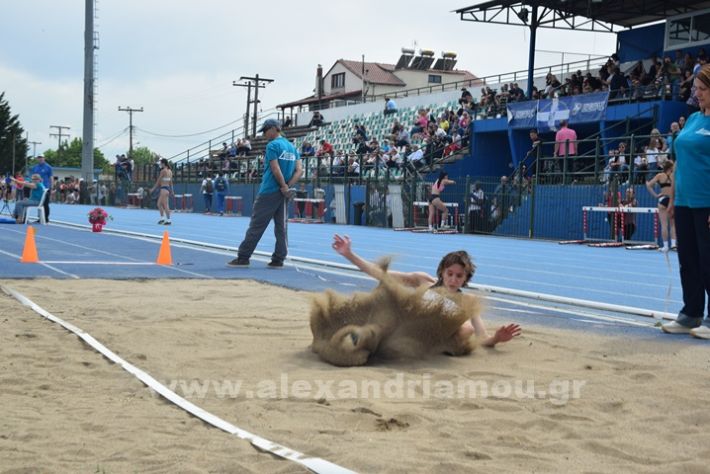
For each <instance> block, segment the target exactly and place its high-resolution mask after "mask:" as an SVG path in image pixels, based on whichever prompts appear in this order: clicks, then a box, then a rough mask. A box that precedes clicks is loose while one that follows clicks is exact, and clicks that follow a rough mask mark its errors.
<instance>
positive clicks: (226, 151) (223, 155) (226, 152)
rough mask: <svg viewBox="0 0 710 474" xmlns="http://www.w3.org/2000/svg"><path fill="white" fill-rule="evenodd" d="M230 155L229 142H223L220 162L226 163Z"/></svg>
mask: <svg viewBox="0 0 710 474" xmlns="http://www.w3.org/2000/svg"><path fill="white" fill-rule="evenodd" d="M228 155H229V147H228V146H227V142H222V149H221V150H219V154H218V155H217V156H219V161H224V160H225V159H226V158H227V156H228Z"/></svg>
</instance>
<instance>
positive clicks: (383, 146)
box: [380, 139, 390, 153]
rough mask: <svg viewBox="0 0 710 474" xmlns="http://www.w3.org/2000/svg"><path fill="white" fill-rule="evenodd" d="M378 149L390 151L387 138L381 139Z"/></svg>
mask: <svg viewBox="0 0 710 474" xmlns="http://www.w3.org/2000/svg"><path fill="white" fill-rule="evenodd" d="M380 150H381V151H382V153H387V152H388V151H390V141H389V140H387V139H384V140H382V145H380Z"/></svg>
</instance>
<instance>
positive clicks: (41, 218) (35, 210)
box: [25, 188, 49, 224]
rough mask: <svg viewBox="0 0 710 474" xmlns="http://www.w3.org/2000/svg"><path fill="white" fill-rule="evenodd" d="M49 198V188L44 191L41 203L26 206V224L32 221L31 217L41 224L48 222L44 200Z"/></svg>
mask: <svg viewBox="0 0 710 474" xmlns="http://www.w3.org/2000/svg"><path fill="white" fill-rule="evenodd" d="M47 199H49V188H47V189H45V190H44V192H43V193H42V198H41V199H40V200H39V204H38V205H36V206H29V207H26V208H25V224H29V223H30V219H32V220H33V221H34V220H36V221H38V222H39V223H40V224H46V223H47V216H46V215H45V212H44V202H45V200H47Z"/></svg>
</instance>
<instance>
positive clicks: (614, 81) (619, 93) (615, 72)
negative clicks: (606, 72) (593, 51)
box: [606, 66, 628, 99]
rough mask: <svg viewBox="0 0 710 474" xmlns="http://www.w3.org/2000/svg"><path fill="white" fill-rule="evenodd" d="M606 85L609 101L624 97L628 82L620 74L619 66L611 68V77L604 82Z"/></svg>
mask: <svg viewBox="0 0 710 474" xmlns="http://www.w3.org/2000/svg"><path fill="white" fill-rule="evenodd" d="M606 84H607V85H608V86H609V98H610V99H616V98H617V97H618V98H622V97H626V94H627V89H628V81H627V79H626V76H624V75H623V74H622V73H621V69H620V68H619V66H613V67H612V68H611V75H610V76H609V79H608V80H607V81H606Z"/></svg>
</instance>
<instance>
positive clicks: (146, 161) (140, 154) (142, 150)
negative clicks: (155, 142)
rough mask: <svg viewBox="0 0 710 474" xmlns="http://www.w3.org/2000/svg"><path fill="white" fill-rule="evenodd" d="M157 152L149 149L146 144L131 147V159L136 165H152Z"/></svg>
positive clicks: (155, 159) (156, 158)
mask: <svg viewBox="0 0 710 474" xmlns="http://www.w3.org/2000/svg"><path fill="white" fill-rule="evenodd" d="M158 158H159V157H158V154H157V153H154V152H152V151H150V148H148V147H147V146H141V147H138V148H134V149H133V161H134V162H135V163H136V166H138V165H152V164H153V163H155V162H156V161H158Z"/></svg>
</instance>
